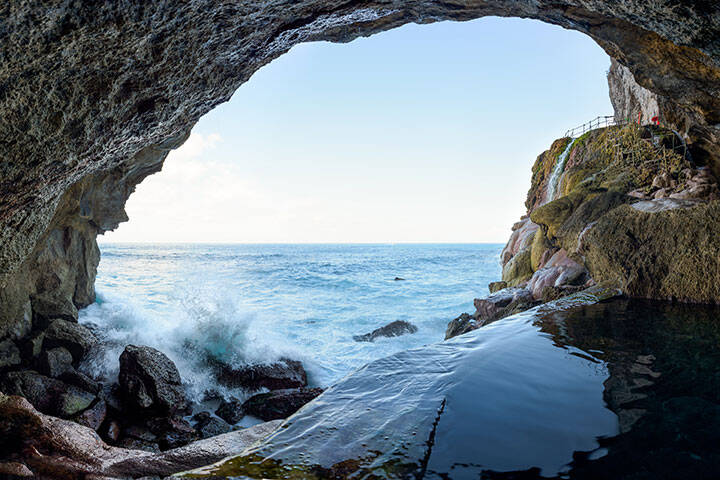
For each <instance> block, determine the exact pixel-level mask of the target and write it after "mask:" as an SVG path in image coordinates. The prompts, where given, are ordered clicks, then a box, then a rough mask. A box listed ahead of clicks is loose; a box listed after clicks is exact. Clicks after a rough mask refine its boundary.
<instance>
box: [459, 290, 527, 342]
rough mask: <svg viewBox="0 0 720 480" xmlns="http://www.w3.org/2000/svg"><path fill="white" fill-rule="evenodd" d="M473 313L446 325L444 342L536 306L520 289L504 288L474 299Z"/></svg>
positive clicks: (525, 292)
mask: <svg viewBox="0 0 720 480" xmlns="http://www.w3.org/2000/svg"><path fill="white" fill-rule="evenodd" d="M473 303H474V304H475V313H474V314H472V315H470V314H468V313H463V314H462V315H460V316H459V317H457V318H455V319H454V320H452V321H451V322H450V323H448V326H447V329H446V330H445V340H447V339H449V338H453V337H456V336H458V335H462V334H464V333H467V332H470V331H472V330H475V329H477V328H480V327H482V326H483V325H487V324H488V323H490V322H494V321H495V320H499V319H501V318H504V317H507V316H509V315H512V314H515V313H519V312H522V311H524V310H527V309H529V308H532V307H534V306H535V305H537V303H538V302H536V301H535V300H534V299H533V297H532V293H531V292H530V291H529V290H527V289H525V288H520V287H511V288H504V289H502V290H499V291H497V292H495V293H493V294H491V295H488V296H487V297H485V298H476V299H475V301H474V302H473Z"/></svg>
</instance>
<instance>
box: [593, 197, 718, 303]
mask: <svg viewBox="0 0 720 480" xmlns="http://www.w3.org/2000/svg"><path fill="white" fill-rule="evenodd" d="M719 238H720V201H714V202H709V203H701V204H697V205H696V206H693V207H690V208H675V209H671V210H664V211H659V212H655V213H650V212H645V211H639V210H637V209H635V208H633V207H632V206H630V205H622V206H619V207H617V208H615V209H613V210H611V211H609V212H608V213H606V214H605V215H603V216H602V217H601V218H600V219H599V220H598V222H597V223H596V224H595V225H594V226H593V227H592V228H591V229H589V230H588V231H587V233H586V234H585V238H584V241H583V245H584V252H583V253H584V255H585V261H586V266H587V267H588V269H589V271H590V273H591V275H592V277H593V278H594V279H595V280H596V281H608V282H615V283H617V284H619V285H621V288H622V289H623V291H624V292H625V293H626V294H627V295H630V296H634V297H646V298H655V299H676V300H681V301H690V302H699V303H706V302H707V303H714V302H717V300H718V299H720V242H719V241H718V239H719Z"/></svg>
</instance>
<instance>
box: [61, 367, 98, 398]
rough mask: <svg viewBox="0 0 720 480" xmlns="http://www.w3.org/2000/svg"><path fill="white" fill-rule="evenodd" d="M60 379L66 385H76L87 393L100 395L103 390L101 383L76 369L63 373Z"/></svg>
mask: <svg viewBox="0 0 720 480" xmlns="http://www.w3.org/2000/svg"><path fill="white" fill-rule="evenodd" d="M58 378H59V379H60V380H62V381H63V382H65V383H68V384H70V385H75V386H76V387H78V388H80V389H82V390H85V391H86V392H91V393H94V394H96V395H97V394H99V393H100V390H101V389H102V385H101V384H100V383H99V382H97V381H95V380H93V379H92V378H90V377H88V376H87V375H85V374H84V373H82V372H78V371H77V370H75V369H70V370H67V371H65V372H63V373H62V374H61V375H60V376H59V377H58Z"/></svg>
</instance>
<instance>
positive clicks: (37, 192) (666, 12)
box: [0, 0, 720, 336]
mask: <svg viewBox="0 0 720 480" xmlns="http://www.w3.org/2000/svg"><path fill="white" fill-rule="evenodd" d="M719 10H720V7H718V5H716V4H715V3H714V2H707V1H702V0H695V1H684V2H678V1H677V0H661V1H658V2H647V1H645V0H627V1H623V2H615V1H609V0H553V1H550V0H537V1H532V2H529V1H528V2H519V1H515V0H491V1H469V2H465V1H463V2H456V1H445V2H436V1H431V0H402V1H401V0H377V1H363V0H324V1H319V0H298V1H268V0H264V1H260V0H249V1H244V2H236V1H230V0H221V1H218V0H182V1H181V0H163V1H158V2H147V1H144V0H127V1H123V2H109V1H108V2H82V1H78V0H48V1H40V0H28V1H23V2H14V1H13V2H3V3H2V5H0V112H1V113H2V114H1V115H0V245H1V246H2V247H1V248H0V336H4V335H8V334H12V335H22V334H23V332H25V331H26V330H27V328H28V321H29V320H28V318H31V317H32V316H36V313H35V310H37V311H38V312H40V311H41V310H42V309H43V308H45V307H47V308H51V307H52V308H59V309H60V311H62V312H64V313H63V314H67V315H71V316H72V315H74V310H73V308H78V307H82V306H83V305H86V304H87V303H88V302H89V301H91V300H92V298H93V291H92V280H93V278H94V272H95V267H96V265H97V248H96V246H95V243H94V236H95V235H96V234H97V233H100V232H102V231H103V230H107V229H109V228H112V227H113V226H114V225H116V224H117V222H118V221H122V220H123V219H124V213H123V203H124V200H125V199H126V198H127V196H128V195H129V193H130V192H131V191H132V189H133V187H134V185H135V184H136V183H137V182H139V181H140V180H141V179H142V178H143V177H144V176H145V175H147V174H150V173H152V172H154V171H157V170H159V169H160V167H161V164H162V160H163V158H164V156H165V154H166V152H167V150H168V149H169V148H172V147H173V146H177V145H178V144H179V143H181V142H182V139H183V138H184V137H185V135H186V134H187V132H188V131H189V130H190V129H191V128H192V126H193V125H194V124H195V122H197V120H198V119H199V118H200V116H201V115H203V114H205V113H207V112H208V111H209V110H211V109H212V108H213V107H215V106H216V105H218V104H219V103H222V102H224V101H227V100H228V99H229V98H230V96H231V95H232V93H233V92H234V91H235V90H236V89H237V88H238V87H239V86H240V85H241V84H242V83H243V82H245V81H247V80H248V79H249V78H250V76H251V75H252V74H253V73H254V72H255V71H256V70H257V69H259V68H260V67H262V66H263V65H265V64H266V63H268V62H270V61H271V60H272V59H274V58H276V57H278V56H279V55H281V54H283V53H284V52H286V51H287V50H288V49H290V48H291V47H292V46H293V45H295V44H298V43H301V42H306V41H314V40H330V41H338V42H344V41H350V40H352V39H354V38H357V37H359V36H363V35H370V34H373V33H376V32H379V31H383V30H388V29H391V28H394V27H397V26H400V25H403V24H406V23H409V22H417V23H431V22H437V21H442V20H457V21H462V20H470V19H474V18H479V17H483V16H487V15H498V16H508V17H509V16H514V17H523V18H534V19H539V20H542V21H545V22H549V23H552V24H556V25H560V26H563V27H565V28H571V29H575V30H578V31H580V32H583V33H586V34H588V35H589V36H591V37H592V38H593V39H595V40H596V41H597V42H598V44H599V45H600V46H601V47H602V48H604V49H605V50H606V51H607V52H608V53H609V54H610V55H611V56H612V57H613V58H615V59H616V60H617V62H618V64H620V65H623V66H624V67H626V68H627V69H628V71H629V72H631V73H632V75H633V77H634V79H635V81H636V82H637V83H638V84H639V85H641V86H642V87H644V88H647V89H648V90H649V91H652V92H653V93H655V94H656V95H657V96H658V99H660V100H659V101H660V102H661V103H660V108H661V109H662V110H663V115H664V118H666V119H667V120H668V121H669V122H670V123H671V124H672V125H673V126H674V127H675V128H676V129H677V130H678V131H680V132H681V133H682V134H683V135H684V136H685V137H686V138H687V140H688V141H689V142H690V143H691V145H692V148H693V153H694V157H695V158H697V159H702V160H703V161H704V162H706V163H708V164H709V165H711V166H713V167H715V168H716V169H717V168H718V166H719V165H720V147H718V145H720V138H719V134H718V132H719V127H718V126H719V125H720V41H718V38H720V36H719V35H718V33H719V32H720V14H719ZM36 297H37V298H36ZM33 299H35V305H33ZM46 301H49V303H47V302H46ZM28 302H29V303H28ZM43 302H46V303H43ZM48 305H50V307H48ZM53 305H54V306H53ZM41 313H42V312H41Z"/></svg>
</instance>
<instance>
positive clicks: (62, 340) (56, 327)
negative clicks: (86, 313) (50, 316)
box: [43, 320, 97, 363]
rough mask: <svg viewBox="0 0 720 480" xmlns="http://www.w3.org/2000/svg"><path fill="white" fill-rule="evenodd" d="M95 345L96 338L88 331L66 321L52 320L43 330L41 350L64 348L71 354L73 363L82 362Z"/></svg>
mask: <svg viewBox="0 0 720 480" xmlns="http://www.w3.org/2000/svg"><path fill="white" fill-rule="evenodd" d="M96 344H97V338H95V335H93V333H92V332H91V331H90V330H88V329H87V328H85V327H84V326H82V325H80V324H78V323H74V322H69V321H67V320H53V321H52V323H50V326H49V327H48V328H47V330H45V339H44V340H43V348H48V349H49V348H54V347H64V348H66V349H67V350H68V351H69V352H70V353H71V354H72V356H73V359H74V360H75V363H78V362H79V361H80V360H82V359H83V358H84V357H85V355H87V353H88V352H89V351H90V349H91V348H92V347H94V346H95V345H96Z"/></svg>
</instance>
